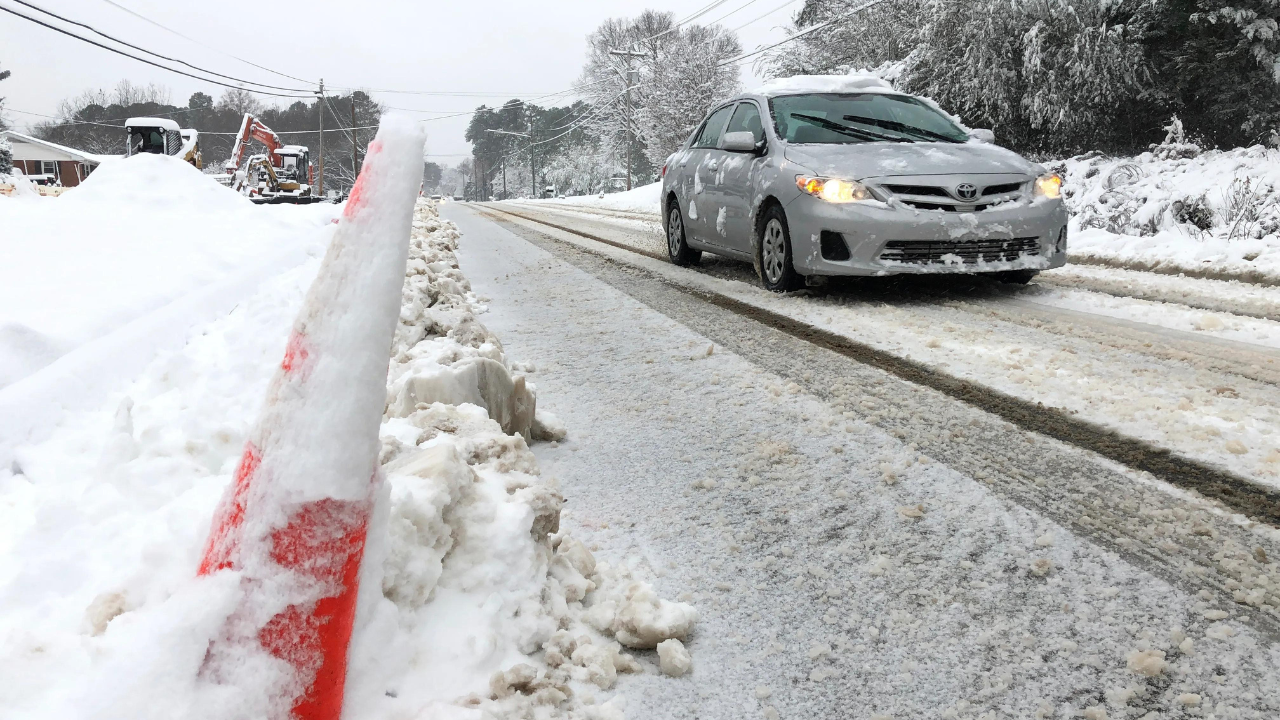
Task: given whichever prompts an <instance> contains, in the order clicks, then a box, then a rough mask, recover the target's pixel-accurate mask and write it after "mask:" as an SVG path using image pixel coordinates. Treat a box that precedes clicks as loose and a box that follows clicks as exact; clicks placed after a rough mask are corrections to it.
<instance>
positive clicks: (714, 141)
mask: <svg viewBox="0 0 1280 720" xmlns="http://www.w3.org/2000/svg"><path fill="white" fill-rule="evenodd" d="M731 110H733V106H732V105H725V106H724V107H722V108H720V109H719V110H716V111H715V112H713V113H711V116H710V117H708V118H707V122H706V123H705V124H703V126H702V131H701V132H699V133H698V139H697V140H694V141H693V146H694V147H696V148H713V147H716V146H717V145H719V144H720V134H721V131H722V130H724V121H725V120H727V119H728V117H729V112H730V111H731Z"/></svg>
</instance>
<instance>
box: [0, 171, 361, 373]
mask: <svg viewBox="0 0 1280 720" xmlns="http://www.w3.org/2000/svg"><path fill="white" fill-rule="evenodd" d="M340 210H341V208H340V207H338V206H335V205H330V204H324V203H322V204H317V205H305V206H301V205H300V206H284V205H277V206H269V207H267V206H261V207H260V206H257V205H254V204H253V203H251V202H249V200H248V199H247V198H244V197H241V196H240V195H238V194H236V193H234V192H232V191H231V190H229V189H227V188H224V187H222V186H221V185H219V184H218V183H216V182H214V181H213V180H212V179H210V178H209V177H208V176H207V175H202V174H201V173H200V172H199V171H197V170H196V169H195V168H193V167H191V166H190V165H188V164H186V163H184V162H181V161H180V160H177V159H175V158H171V157H165V156H160V155H139V156H136V157H132V158H129V159H128V160H124V161H120V162H112V163H107V164H105V165H103V166H102V167H100V168H99V169H98V171H97V172H95V173H94V174H93V175H91V176H89V178H88V179H87V180H86V181H85V182H84V183H83V184H82V185H81V186H80V187H77V188H74V189H72V190H70V191H68V192H67V193H65V194H64V195H62V196H61V197H58V198H26V197H15V198H0V227H3V228H4V232H3V233H0V254H2V255H3V256H4V259H5V261H4V262H3V263H0V387H3V386H5V385H8V384H10V383H12V382H14V381H16V380H19V379H21V378H23V377H25V376H27V375H30V374H31V373H33V372H35V371H37V370H39V369H40V368H41V367H43V366H45V365H47V364H48V363H49V362H51V361H52V360H54V359H56V358H57V357H59V356H61V355H63V354H64V353H66V352H67V351H69V350H72V349H74V348H75V347H77V346H79V345H81V344H83V343H85V342H87V341H89V340H92V339H94V338H97V337H101V336H102V335H105V334H107V333H109V332H111V331H112V330H114V329H116V328H119V327H121V326H122V325H124V324H126V323H128V322H130V321H131V320H134V319H136V318H138V317H140V316H142V315H145V314H147V313H148V312H152V311H154V310H156V309H158V308H160V307H162V306H163V305H165V304H166V303H168V302H171V301H173V300H174V299H176V298H179V297H181V296H183V295H187V294H189V293H192V292H194V291H197V290H199V289H201V288H203V287H207V286H209V285H211V284H213V283H216V282H218V281H221V280H224V279H227V278H230V277H233V276H236V275H239V274H241V273H244V272H246V271H249V270H250V269H251V268H253V267H254V266H255V265H258V264H260V263H263V262H267V261H270V260H273V259H274V260H276V262H275V263H274V269H275V270H276V271H279V270H281V269H284V268H285V267H289V266H290V265H289V264H288V263H292V264H297V263H298V262H301V260H302V258H304V257H305V249H306V247H307V245H308V243H314V242H315V241H316V238H317V236H316V229H317V228H320V227H323V226H324V225H325V224H327V223H329V222H330V221H331V220H332V219H333V218H335V217H337V215H338V212H339V211H340ZM228 228H235V230H234V231H229V230H228ZM290 251H291V252H290ZM282 254H283V255H284V256H285V257H284V258H283V259H278V258H279V257H280V256H281V255H282Z"/></svg>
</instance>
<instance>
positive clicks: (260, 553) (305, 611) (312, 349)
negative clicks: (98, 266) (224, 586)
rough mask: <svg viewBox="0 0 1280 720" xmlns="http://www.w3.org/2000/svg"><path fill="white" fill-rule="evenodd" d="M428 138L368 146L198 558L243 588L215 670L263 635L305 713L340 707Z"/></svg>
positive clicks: (307, 716) (302, 718)
mask: <svg viewBox="0 0 1280 720" xmlns="http://www.w3.org/2000/svg"><path fill="white" fill-rule="evenodd" d="M423 141H424V137H423V136H422V134H421V133H420V132H419V131H418V130H417V129H416V127H415V126H414V125H412V124H410V123H408V122H404V123H403V124H402V123H401V122H397V121H394V120H390V121H384V123H383V125H382V127H381V128H380V129H379V131H378V137H377V138H376V139H375V140H374V141H373V142H372V143H371V144H370V145H369V149H368V154H367V156H366V159H365V162H364V167H363V168H362V170H361V172H360V176H359V178H358V179H357V180H356V183H355V187H354V188H352V191H351V196H350V198H349V199H348V200H347V205H346V208H345V209H344V211H343V216H342V222H341V223H339V225H338V229H337V231H336V232H335V234H334V238H333V242H332V243H331V244H330V246H329V250H328V252H327V253H326V255H325V258H324V262H323V263H322V265H321V267H320V271H319V273H318V274H317V276H316V279H315V281H314V282H313V283H312V286H311V289H310V291H309V292H308V294H307V299H306V302H305V303H304V305H303V308H302V311H301V312H300V314H299V316H298V319H297V320H296V321H295V324H294V330H293V333H292V334H291V336H290V338H289V343H288V346H287V347H286V349H285V355H284V360H283V362H281V365H280V369H279V370H278V371H277V372H276V375H275V377H274V378H273V380H272V383H271V387H270V389H269V391H268V393H267V399H266V403H265V405H264V407H263V410H262V414H261V416H260V418H259V419H258V422H257V424H256V426H255V427H254V430H253V432H252V433H251V434H250V438H249V441H248V442H247V443H246V444H245V450H244V455H243V456H242V458H241V460H240V465H239V467H238V468H237V470H236V473H235V477H234V480H233V482H232V484H231V486H230V487H229V488H228V489H227V493H226V495H224V497H223V499H222V502H221V503H220V504H219V506H218V509H217V511H216V513H215V515H214V520H213V526H212V529H211V531H210V534H209V541H208V543H207V545H206V547H205V552H204V557H203V559H202V560H201V563H200V569H199V573H200V574H201V575H206V574H210V573H214V572H218V571H221V570H226V569H230V570H234V571H238V572H240V573H241V578H242V580H241V587H242V590H243V591H244V597H243V600H242V602H241V606H240V607H239V609H238V610H237V611H236V612H235V613H234V614H233V615H232V617H231V618H230V619H229V621H228V623H227V631H226V632H225V633H224V636H223V637H221V638H219V640H217V641H215V647H211V648H210V653H209V656H208V657H209V658H210V659H209V660H208V661H206V672H207V673H208V674H209V675H211V676H212V677H213V678H215V679H216V678H217V677H218V676H219V673H218V672H217V669H216V668H212V669H211V668H210V665H211V664H216V662H217V658H225V657H232V658H234V657H235V655H236V653H237V651H242V652H243V651H252V650H253V648H252V647H249V648H245V647H242V645H243V644H249V643H253V644H257V645H258V646H260V647H261V648H263V649H265V650H267V651H268V652H270V653H271V654H272V655H274V656H276V657H277V658H280V659H282V660H285V661H286V662H287V663H289V665H290V666H292V668H293V672H294V678H293V682H292V683H290V684H289V688H292V690H290V692H292V693H293V696H292V704H291V710H290V711H289V716H290V717H292V718H296V719H297V720H338V718H339V717H340V715H341V713H342V700H343V689H344V686H345V682H346V674H347V673H346V671H347V648H348V645H349V643H350V640H351V632H352V627H353V625H354V623H355V617H356V598H357V595H358V589H359V575H360V563H361V559H362V558H363V555H364V545H365V536H366V533H367V530H368V526H369V521H370V513H371V511H372V508H373V498H374V496H375V493H376V491H377V489H378V487H379V485H380V483H381V481H382V476H381V473H380V470H379V466H378V448H379V442H378V430H379V427H380V424H381V419H382V411H383V404H384V402H385V396H386V390H385V388H386V374H387V362H388V359H389V358H388V352H389V348H390V346H391V338H392V334H393V333H394V330H395V325H396V321H397V317H398V315H399V310H400V288H401V285H402V284H403V282H404V269H405V258H406V255H407V253H408V242H409V230H410V225H411V223H412V218H413V204H414V201H415V199H416V196H417V193H416V192H415V187H414V186H415V185H417V184H418V183H419V182H420V179H421V172H422V160H421V158H422V147H423ZM246 626H247V627H250V628H252V630H251V631H246V629H245V628H246ZM281 714H283V713H281Z"/></svg>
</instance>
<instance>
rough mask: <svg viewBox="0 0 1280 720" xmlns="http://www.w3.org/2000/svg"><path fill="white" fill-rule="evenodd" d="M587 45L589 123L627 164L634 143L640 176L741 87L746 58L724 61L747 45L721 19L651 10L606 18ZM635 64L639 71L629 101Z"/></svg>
mask: <svg viewBox="0 0 1280 720" xmlns="http://www.w3.org/2000/svg"><path fill="white" fill-rule="evenodd" d="M587 45H588V54H587V64H586V66H585V67H584V68H583V71H582V76H581V78H580V79H579V82H578V89H579V92H580V93H581V94H582V95H583V96H584V97H586V98H587V99H588V102H589V103H590V104H591V107H592V113H591V114H590V115H589V116H587V117H586V118H585V119H584V122H585V123H588V124H589V125H590V127H591V128H592V129H593V131H594V133H595V134H596V135H597V136H599V137H600V139H601V141H602V145H601V149H602V151H604V152H605V153H607V154H609V155H610V156H611V158H612V159H613V160H615V161H616V162H617V164H618V165H620V166H623V167H625V165H626V161H627V153H628V150H630V152H631V163H632V171H633V173H632V174H633V175H635V176H640V177H643V176H647V175H651V174H652V172H653V169H654V168H655V167H657V166H660V165H661V164H662V161H663V160H664V159H665V158H666V157H667V155H669V154H671V153H672V152H673V151H674V150H675V149H676V147H677V146H679V145H680V143H682V142H684V140H685V139H686V138H688V136H689V133H690V132H692V131H693V128H694V126H695V125H696V124H697V123H698V122H699V121H700V120H701V119H702V117H703V115H704V114H705V112H706V111H707V110H708V109H709V108H710V106H711V105H712V104H714V103H715V102H717V101H719V100H721V99H723V98H725V97H728V96H730V95H732V94H733V92H734V91H735V90H737V86H738V75H739V67H738V65H737V64H727V65H721V63H724V61H725V60H726V59H729V58H732V57H734V56H735V55H738V54H740V53H741V51H742V46H741V44H740V43H739V42H738V39H737V37H736V36H735V35H734V34H732V33H730V32H728V31H726V30H724V29H723V28H720V27H719V26H712V27H702V26H698V25H685V26H682V27H679V26H677V25H676V21H675V16H674V15H673V14H672V13H663V12H656V11H653V10H646V11H645V12H644V13H642V14H641V15H640V16H639V17H636V18H631V19H613V20H608V21H606V22H605V23H604V24H602V25H601V26H600V27H599V28H597V29H596V31H595V32H593V33H592V34H591V35H590V36H589V37H588V38H587ZM615 52H634V53H639V54H638V55H637V56H634V57H632V56H619V55H617V54H615ZM628 69H633V70H635V71H636V72H637V76H636V77H635V80H636V82H635V83H634V86H633V87H632V89H631V91H630V98H629V102H628V93H627V72H628Z"/></svg>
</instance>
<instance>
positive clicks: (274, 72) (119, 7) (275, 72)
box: [102, 0, 316, 85]
mask: <svg viewBox="0 0 1280 720" xmlns="http://www.w3.org/2000/svg"><path fill="white" fill-rule="evenodd" d="M102 1H103V2H105V3H106V4H108V5H110V6H111V7H113V8H115V9H117V10H122V11H124V12H126V13H128V14H130V15H132V16H134V17H136V18H138V19H139V20H141V21H143V22H145V23H149V24H151V25H154V26H156V27H158V28H160V29H161V30H164V31H165V32H167V33H172V34H174V35H177V36H178V37H180V38H182V39H183V40H187V41H189V42H193V43H195V44H197V45H199V46H200V47H202V48H206V49H209V50H213V51H214V52H217V53H221V54H223V55H226V56H227V57H229V58H231V59H232V60H239V61H240V62H242V63H244V64H245V65H252V66H253V67H256V68H258V69H259V70H266V71H267V72H269V73H271V74H272V75H279V76H280V77H283V78H288V79H290V80H297V81H298V82H300V83H306V84H308V85H315V84H316V83H315V82H314V81H312V80H303V79H302V78H298V77H294V76H292V75H286V74H285V73H282V72H280V71H278V70H272V69H271V68H269V67H264V66H262V65H259V64H257V63H255V62H250V61H249V60H245V59H244V58H241V57H236V56H235V55H232V54H231V53H229V52H227V51H225V50H223V49H221V48H217V47H214V46H212V45H206V44H205V43H203V42H200V41H199V40H197V39H195V38H193V37H188V36H186V35H183V34H182V33H180V32H178V31H177V30H174V29H172V28H168V27H165V26H164V25H161V24H160V23H158V22H156V21H155V20H152V19H151V18H149V17H147V16H145V15H141V14H139V13H136V12H134V11H132V10H130V9H129V8H127V7H125V6H123V5H121V4H119V3H116V2H113V1H112V0H102Z"/></svg>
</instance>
